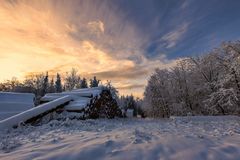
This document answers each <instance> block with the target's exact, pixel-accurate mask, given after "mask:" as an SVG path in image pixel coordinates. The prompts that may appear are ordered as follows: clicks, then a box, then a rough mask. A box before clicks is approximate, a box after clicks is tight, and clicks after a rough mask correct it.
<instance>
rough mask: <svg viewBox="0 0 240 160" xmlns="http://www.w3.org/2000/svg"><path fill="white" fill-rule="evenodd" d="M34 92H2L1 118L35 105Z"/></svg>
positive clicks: (0, 96)
mask: <svg viewBox="0 0 240 160" xmlns="http://www.w3.org/2000/svg"><path fill="white" fill-rule="evenodd" d="M34 98H35V96H34V94H31V93H12V92H0V120H3V119H5V118H8V117H10V116H13V115H16V114H18V113H20V112H23V111H25V110H28V109H30V108H32V107H34Z"/></svg>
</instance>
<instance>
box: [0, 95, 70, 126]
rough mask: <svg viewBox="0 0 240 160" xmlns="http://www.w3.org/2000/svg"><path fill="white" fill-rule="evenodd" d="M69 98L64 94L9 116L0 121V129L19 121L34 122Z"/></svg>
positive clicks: (19, 122)
mask: <svg viewBox="0 0 240 160" xmlns="http://www.w3.org/2000/svg"><path fill="white" fill-rule="evenodd" d="M71 100H72V97H71V96H64V97H61V98H58V99H56V100H54V101H52V102H48V103H45V104H42V105H39V106H37V107H34V108H31V109H29V110H26V111H24V112H22V113H19V114H17V115H14V116H12V117H10V118H7V119H5V120H2V121H0V130H2V129H6V128H10V127H16V126H18V125H19V124H21V123H31V122H34V121H36V120H38V119H39V118H42V117H43V116H44V115H46V114H48V113H50V112H51V111H54V110H56V109H57V108H58V107H62V106H63V105H64V104H66V103H68V102H69V101H71Z"/></svg>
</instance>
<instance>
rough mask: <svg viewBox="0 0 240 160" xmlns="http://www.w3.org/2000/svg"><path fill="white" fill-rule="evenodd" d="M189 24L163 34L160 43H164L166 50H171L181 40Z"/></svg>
mask: <svg viewBox="0 0 240 160" xmlns="http://www.w3.org/2000/svg"><path fill="white" fill-rule="evenodd" d="M188 27H189V23H187V22H185V23H183V24H181V25H179V26H177V27H176V28H175V30H173V31H170V32H169V33H167V34H165V35H164V36H163V37H162V38H161V41H162V42H164V46H165V47H166V48H172V47H175V46H176V45H177V43H178V42H179V41H180V40H181V39H182V38H183V36H184V34H185V33H186V32H187V30H188Z"/></svg>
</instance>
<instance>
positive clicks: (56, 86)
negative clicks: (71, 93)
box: [55, 73, 63, 93]
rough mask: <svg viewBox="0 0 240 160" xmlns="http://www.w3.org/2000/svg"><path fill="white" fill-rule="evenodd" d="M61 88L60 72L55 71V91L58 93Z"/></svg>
mask: <svg viewBox="0 0 240 160" xmlns="http://www.w3.org/2000/svg"><path fill="white" fill-rule="evenodd" d="M62 90H63V87H62V82H61V76H60V74H58V73H57V78H56V81H55V91H56V92H58V93H59V92H62Z"/></svg>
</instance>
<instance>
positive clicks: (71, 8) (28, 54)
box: [0, 0, 240, 97]
mask: <svg viewBox="0 0 240 160" xmlns="http://www.w3.org/2000/svg"><path fill="white" fill-rule="evenodd" d="M239 8H240V1H239V0H37V1H33V0H2V1H0V68H5V70H4V71H2V72H1V75H0V81H4V80H6V79H10V78H11V77H13V76H14V77H17V78H19V79H24V77H25V76H28V75H31V74H37V73H42V72H45V71H49V74H51V73H52V74H56V72H59V73H62V74H64V73H66V72H67V71H69V70H71V68H76V69H78V71H79V74H80V75H81V76H82V77H86V78H88V79H89V78H92V77H93V76H94V75H96V76H97V77H98V78H99V79H101V80H102V82H103V83H105V82H106V80H111V81H112V83H113V84H114V85H115V86H116V87H117V88H118V89H119V90H120V93H121V94H134V95H137V96H140V97H141V96H142V93H143V91H144V86H145V85H146V83H147V79H148V78H149V76H150V75H151V73H152V72H153V71H154V69H155V68H170V67H173V66H174V65H175V64H176V62H177V60H178V59H179V58H183V57H187V56H196V55H200V54H204V53H206V52H208V51H210V50H211V49H213V48H215V47H217V46H219V45H220V44H221V43H222V42H224V41H230V40H239V39H240V30H239V28H240V9H239Z"/></svg>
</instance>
